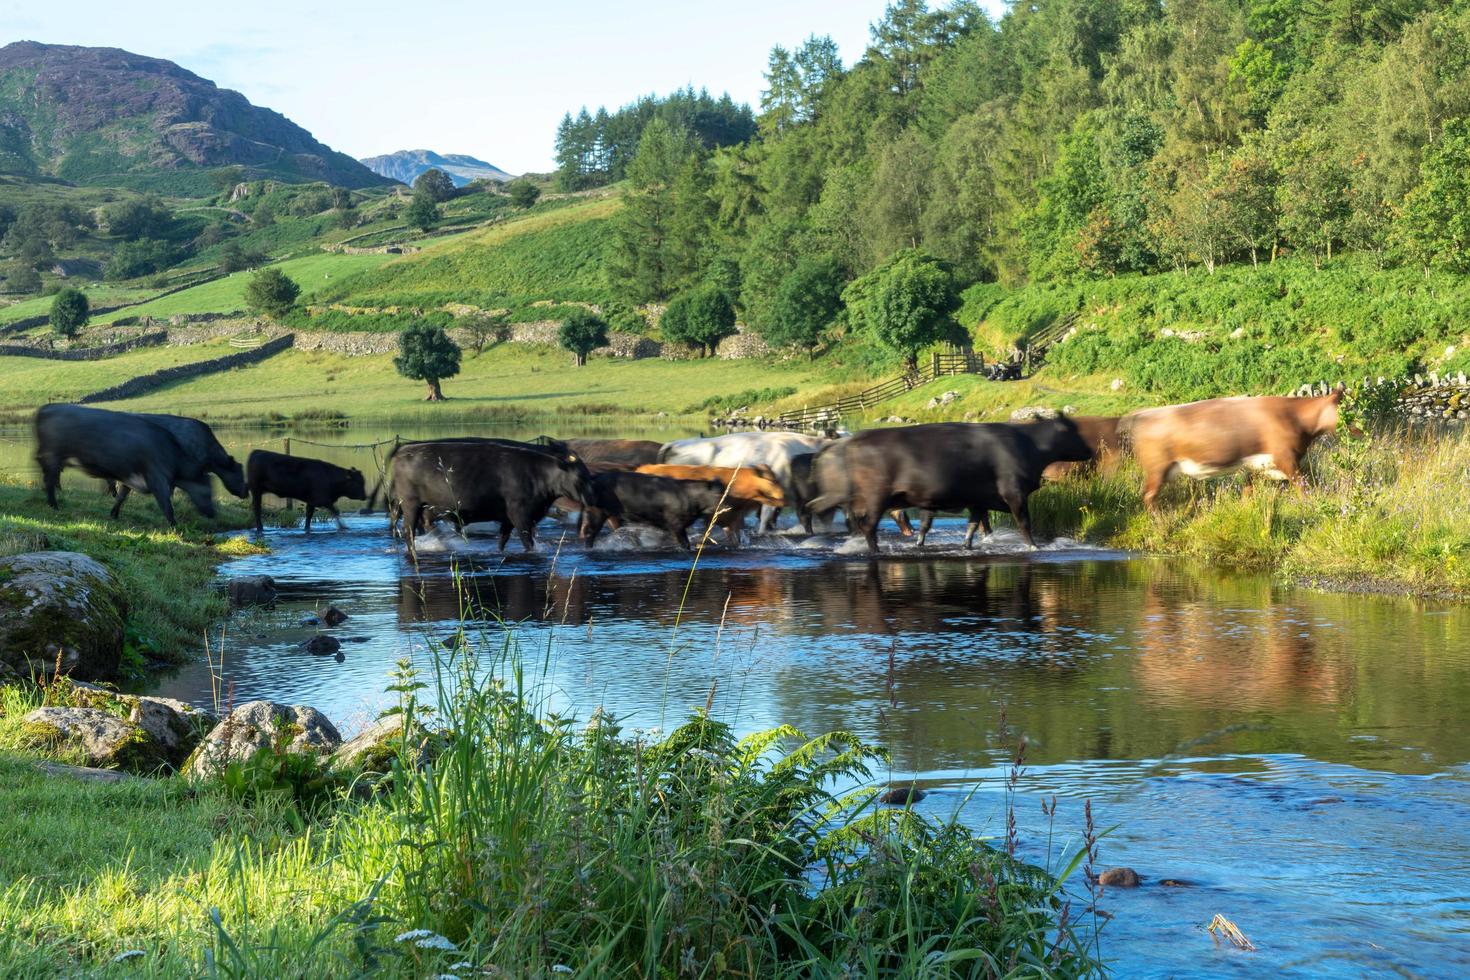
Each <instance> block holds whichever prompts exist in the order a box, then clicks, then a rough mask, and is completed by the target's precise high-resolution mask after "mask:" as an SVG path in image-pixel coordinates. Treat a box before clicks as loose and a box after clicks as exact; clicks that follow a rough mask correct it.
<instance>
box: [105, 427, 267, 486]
mask: <svg viewBox="0 0 1470 980" xmlns="http://www.w3.org/2000/svg"><path fill="white" fill-rule="evenodd" d="M128 414H130V415H133V416H134V417H135V418H140V419H147V420H148V421H149V422H152V423H154V424H156V425H161V426H163V427H164V428H165V429H167V430H168V431H169V432H170V433H171V434H172V435H173V437H174V438H175V439H177V440H178V441H179V445H180V446H181V447H183V450H184V452H185V453H187V454H188V455H190V456H193V457H194V458H195V459H196V460H198V461H199V463H200V465H202V466H203V467H204V469H205V471H206V472H208V473H213V474H215V475H216V476H218V477H219V478H220V482H221V483H223V484H224V485H225V489H226V490H228V491H229V492H230V493H232V494H234V495H235V496H237V497H239V498H241V499H242V500H243V499H244V498H245V495H246V491H245V471H244V470H243V469H241V467H240V464H239V463H238V462H237V461H236V460H235V457H233V456H231V455H230V454H229V453H228V452H226V451H225V447H224V446H221V445H220V443H219V440H218V439H216V438H215V437H214V430H213V429H211V428H210V427H209V426H208V425H207V424H205V423H204V422H201V421H199V420H198V419H191V418H188V417H187V416H183V415H152V414H149V413H146V412H129V413H128ZM108 490H109V491H110V492H111V493H112V495H113V496H114V497H118V502H117V508H118V509H120V508H121V507H122V505H123V504H124V503H126V502H127V499H128V493H129V488H128V485H127V484H126V483H124V484H122V485H121V486H118V485H116V483H114V482H111V481H110V482H109V486H108Z"/></svg>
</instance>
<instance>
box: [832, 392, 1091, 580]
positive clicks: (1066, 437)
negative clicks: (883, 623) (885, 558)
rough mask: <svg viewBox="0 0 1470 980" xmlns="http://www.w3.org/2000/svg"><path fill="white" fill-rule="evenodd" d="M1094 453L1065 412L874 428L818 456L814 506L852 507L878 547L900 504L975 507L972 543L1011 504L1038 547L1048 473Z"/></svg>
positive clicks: (968, 538)
mask: <svg viewBox="0 0 1470 980" xmlns="http://www.w3.org/2000/svg"><path fill="white" fill-rule="evenodd" d="M1091 458H1092V447H1090V446H1089V445H1088V444H1087V442H1086V440H1085V439H1083V438H1082V436H1081V434H1080V433H1079V432H1078V431H1077V424H1076V423H1075V422H1073V421H1072V420H1071V419H1068V418H1065V417H1064V418H1057V419H1046V420H1044V421H1040V422H1030V423H1026V424H1020V425H1012V424H1009V423H1001V422H991V423H968V422H938V423H933V424H930V425H910V426H903V427H899V428H893V429H870V430H868V431H866V432H859V433H858V434H857V435H855V436H853V437H851V438H850V439H847V440H845V441H844V442H842V443H839V444H838V445H836V446H834V447H831V449H829V450H824V451H823V452H822V453H821V454H820V455H819V456H818V457H817V460H816V462H815V464H814V469H815V471H816V478H817V483H818V486H819V487H820V488H821V490H822V495H821V496H820V497H819V498H818V499H817V500H815V501H813V502H812V508H813V509H814V510H817V511H819V512H820V511H822V510H824V509H830V508H831V507H833V506H839V507H840V506H846V508H847V513H848V518H849V520H850V521H851V522H852V524H853V528H854V530H860V531H861V532H862V534H863V537H865V538H866V539H867V542H868V549H869V551H877V549H878V521H879V519H880V518H881V516H882V514H883V512H884V511H886V510H889V509H890V508H893V507H918V508H920V509H921V510H925V511H941V510H968V511H969V513H970V525H969V528H968V529H967V530H966V533H965V547H967V548H968V547H970V546H971V544H972V542H973V541H974V538H975V530H976V528H977V527H978V526H979V525H981V524H984V525H985V527H986V531H987V533H988V532H989V514H988V512H989V511H992V510H1009V511H1010V512H1011V516H1013V517H1014V518H1015V519H1016V525H1017V527H1019V528H1020V530H1021V536H1022V537H1023V538H1024V539H1025V540H1026V543H1027V544H1028V545H1033V546H1034V544H1035V542H1034V541H1033V540H1032V537H1031V514H1030V511H1029V510H1028V509H1027V505H1026V501H1027V498H1029V497H1030V496H1031V494H1032V493H1033V492H1035V490H1036V488H1037V487H1039V486H1040V485H1041V471H1042V470H1044V469H1046V467H1047V466H1048V465H1050V464H1051V463H1055V462H1071V461H1079V460H1086V459H1091ZM920 540H921V541H922V537H921V539H920Z"/></svg>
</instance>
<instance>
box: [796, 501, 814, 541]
mask: <svg viewBox="0 0 1470 980" xmlns="http://www.w3.org/2000/svg"><path fill="white" fill-rule="evenodd" d="M796 518H797V520H799V521H801V529H802V530H803V531H805V532H806V533H807V534H808V535H811V534H815V533H816V532H815V531H813V530H812V510H811V508H810V507H798V508H796Z"/></svg>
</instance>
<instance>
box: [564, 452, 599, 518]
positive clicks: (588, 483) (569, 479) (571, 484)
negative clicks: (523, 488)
mask: <svg viewBox="0 0 1470 980" xmlns="http://www.w3.org/2000/svg"><path fill="white" fill-rule="evenodd" d="M556 467H557V481H556V486H555V487H554V488H553V489H555V490H556V491H557V492H558V493H560V494H561V495H562V496H563V497H570V498H571V499H573V500H575V501H577V503H579V504H582V505H584V506H589V507H595V506H599V498H598V494H597V488H596V487H595V486H593V485H592V474H591V473H590V472H589V471H588V469H587V465H586V464H585V463H583V462H582V457H580V456H578V455H577V454H576V453H573V452H567V453H566V454H565V455H564V456H559V457H557V459H556Z"/></svg>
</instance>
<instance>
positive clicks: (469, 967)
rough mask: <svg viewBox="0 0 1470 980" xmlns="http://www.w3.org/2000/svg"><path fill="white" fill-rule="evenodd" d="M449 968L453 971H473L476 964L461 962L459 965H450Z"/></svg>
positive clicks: (466, 961)
mask: <svg viewBox="0 0 1470 980" xmlns="http://www.w3.org/2000/svg"><path fill="white" fill-rule="evenodd" d="M449 968H450V969H451V970H473V969H474V968H475V964H473V963H471V962H470V961H469V960H460V961H459V962H458V963H451V964H449Z"/></svg>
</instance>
